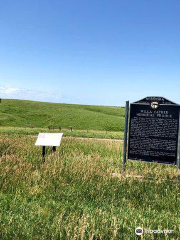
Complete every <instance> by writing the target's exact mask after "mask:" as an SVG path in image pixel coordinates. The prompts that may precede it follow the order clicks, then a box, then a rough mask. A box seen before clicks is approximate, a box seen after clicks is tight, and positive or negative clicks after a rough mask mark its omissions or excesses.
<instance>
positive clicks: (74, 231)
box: [0, 135, 180, 240]
mask: <svg viewBox="0 0 180 240" xmlns="http://www.w3.org/2000/svg"><path fill="white" fill-rule="evenodd" d="M0 141H1V142H0V189H1V190H0V239H23V240H24V239H33V240H34V239H107V240H109V239H136V238H137V236H136V235H135V233H134V230H135V228H136V227H138V226H141V227H143V228H146V229H162V230H163V229H172V230H174V232H173V233H171V234H148V233H147V234H143V235H142V236H141V238H142V239H179V230H180V229H179V227H180V226H179V223H180V222H179V220H180V215H179V211H180V208H179V206H180V195H179V194H180V192H179V180H178V174H179V173H178V170H177V168H176V167H175V166H166V165H157V164H148V163H140V162H134V161H128V164H127V171H126V173H122V145H121V143H119V142H113V141H96V140H88V141H84V140H74V139H72V138H69V139H63V141H62V145H61V147H59V148H58V150H57V153H56V154H55V155H53V153H52V151H51V148H48V149H47V153H46V162H45V163H44V164H43V163H42V159H41V148H40V147H35V146H34V138H32V137H31V136H17V137H16V136H13V138H11V137H10V136H7V135H3V138H2V139H1V140H0ZM137 239H138V238H137Z"/></svg>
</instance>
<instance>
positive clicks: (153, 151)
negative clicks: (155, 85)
mask: <svg viewBox="0 0 180 240" xmlns="http://www.w3.org/2000/svg"><path fill="white" fill-rule="evenodd" d="M179 110H180V105H178V104H175V103H173V102H171V101H169V100H167V99H165V98H163V97H146V98H144V99H142V100H140V101H138V102H135V103H132V104H131V105H130V121H129V141H128V159H131V160H141V161H147V162H158V163H165V164H176V162H177V154H178V136H179Z"/></svg>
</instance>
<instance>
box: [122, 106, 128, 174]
mask: <svg viewBox="0 0 180 240" xmlns="http://www.w3.org/2000/svg"><path fill="white" fill-rule="evenodd" d="M128 119H129V101H126V108H125V127H124V152H123V171H125V169H126V155H127V133H128Z"/></svg>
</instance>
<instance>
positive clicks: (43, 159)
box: [42, 146, 46, 163]
mask: <svg viewBox="0 0 180 240" xmlns="http://www.w3.org/2000/svg"><path fill="white" fill-rule="evenodd" d="M45 154H46V147H45V146H43V147H42V161H43V163H44V162H45Z"/></svg>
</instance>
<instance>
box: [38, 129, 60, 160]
mask: <svg viewBox="0 0 180 240" xmlns="http://www.w3.org/2000/svg"><path fill="white" fill-rule="evenodd" d="M62 137H63V133H39V135H38V138H37V140H36V143H35V145H36V146H42V159H43V162H45V150H46V146H51V147H53V152H56V147H59V146H60V144H61V140H62Z"/></svg>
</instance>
